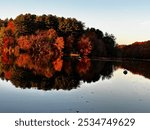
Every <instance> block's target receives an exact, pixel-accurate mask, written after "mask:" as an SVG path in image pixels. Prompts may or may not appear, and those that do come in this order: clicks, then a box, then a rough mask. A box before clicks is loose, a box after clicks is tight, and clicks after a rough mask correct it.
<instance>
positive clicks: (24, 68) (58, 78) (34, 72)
mask: <svg viewBox="0 0 150 130" xmlns="http://www.w3.org/2000/svg"><path fill="white" fill-rule="evenodd" d="M43 50H44V49H43ZM53 50H55V49H54V47H53ZM17 52H18V53H10V52H9V51H7V53H6V54H5V55H3V57H1V61H0V78H1V79H2V80H9V81H11V83H12V84H13V85H14V86H15V87H17V88H18V87H19V88H23V89H25V88H36V89H40V90H51V89H56V90H59V89H63V90H71V89H75V88H77V87H80V81H83V82H87V83H91V82H96V81H98V80H99V79H101V80H105V79H110V78H111V77H112V76H113V71H115V70H117V69H118V68H124V69H125V71H126V70H129V71H131V72H132V73H133V74H139V75H143V76H144V77H146V78H150V67H149V66H150V63H149V62H112V61H109V62H108V61H102V60H94V59H92V60H91V59H89V58H88V57H82V58H80V59H78V58H75V57H74V58H70V57H63V56H62V54H59V53H58V51H54V52H51V53H50V54H49V52H45V51H42V54H41V53H40V54H37V53H30V52H20V51H17ZM56 52H57V53H56ZM42 55H44V56H42ZM135 66H136V67H135ZM125 71H124V72H123V73H125ZM126 74H127V73H126Z"/></svg>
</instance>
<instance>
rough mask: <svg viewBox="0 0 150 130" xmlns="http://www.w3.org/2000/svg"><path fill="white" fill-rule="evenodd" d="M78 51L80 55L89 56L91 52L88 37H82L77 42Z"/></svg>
mask: <svg viewBox="0 0 150 130" xmlns="http://www.w3.org/2000/svg"><path fill="white" fill-rule="evenodd" d="M78 49H79V51H80V53H81V54H82V55H85V56H86V55H89V54H90V53H91V50H92V45H91V41H90V40H89V37H87V36H85V35H83V36H82V37H81V38H80V41H79V42H78Z"/></svg>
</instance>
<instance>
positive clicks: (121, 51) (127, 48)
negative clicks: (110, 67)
mask: <svg viewBox="0 0 150 130" xmlns="http://www.w3.org/2000/svg"><path fill="white" fill-rule="evenodd" d="M115 52H116V57H119V58H132V59H150V41H145V42H135V43H133V44H131V45H118V46H116V51H115Z"/></svg>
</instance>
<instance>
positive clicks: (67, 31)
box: [0, 14, 116, 57]
mask: <svg viewBox="0 0 150 130" xmlns="http://www.w3.org/2000/svg"><path fill="white" fill-rule="evenodd" d="M115 45H116V43H115V37H114V36H113V35H112V34H108V33H105V34H104V33H103V32H102V31H101V30H99V29H94V28H86V27H85V26H84V23H82V22H81V21H78V20H76V19H75V18H64V17H57V16H54V15H42V16H36V15H33V14H25V15H23V14H21V15H19V16H17V17H16V18H15V19H5V20H0V48H1V51H0V53H1V54H3V53H4V51H6V52H9V53H20V52H24V51H28V52H30V53H32V51H33V50H34V51H35V50H38V51H37V53H38V52H39V51H41V50H42V49H40V47H42V48H43V49H44V48H47V47H48V46H49V47H48V48H49V50H52V49H53V48H55V52H56V50H57V53H63V54H65V55H67V54H71V53H75V54H79V55H81V56H84V55H86V56H87V55H88V56H101V57H112V56H113V55H114V49H115ZM44 46H46V47H44ZM35 48H36V49H35ZM44 51H46V50H44ZM53 52H54V51H53ZM48 53H50V52H48ZM51 55H53V54H50V56H51Z"/></svg>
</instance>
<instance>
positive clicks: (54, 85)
mask: <svg viewBox="0 0 150 130" xmlns="http://www.w3.org/2000/svg"><path fill="white" fill-rule="evenodd" d="M11 82H12V83H13V84H14V85H15V86H16V87H17V88H18V87H20V88H23V89H25V88H36V89H40V90H51V89H56V90H59V89H64V90H70V89H73V88H76V87H78V85H79V80H76V79H74V78H73V77H69V76H66V75H63V74H61V73H59V74H56V75H55V76H53V77H52V78H46V77H44V76H39V75H34V74H33V73H32V72H31V71H29V70H25V69H21V68H18V70H17V71H16V73H15V74H14V75H13V77H12V79H11Z"/></svg>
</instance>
